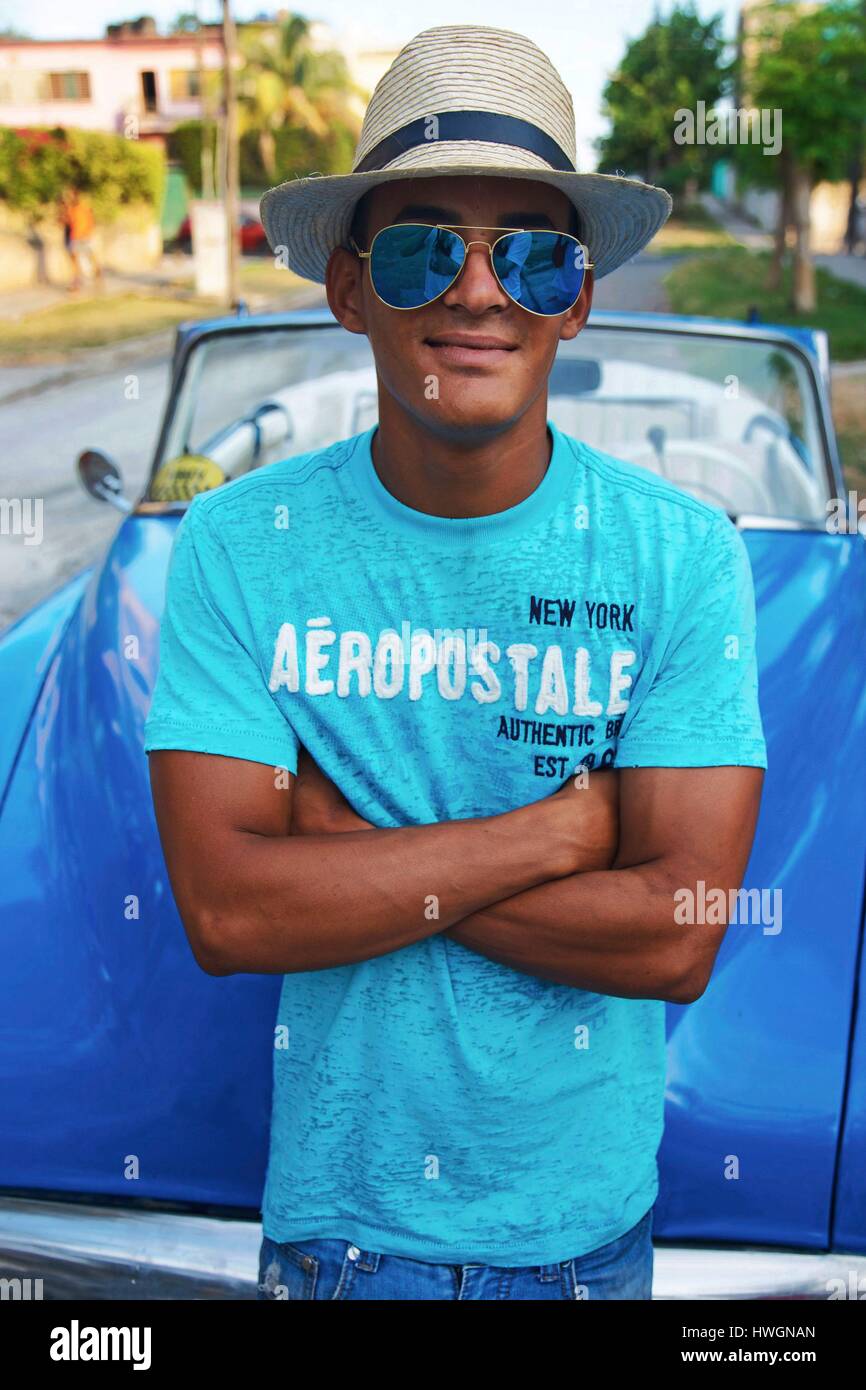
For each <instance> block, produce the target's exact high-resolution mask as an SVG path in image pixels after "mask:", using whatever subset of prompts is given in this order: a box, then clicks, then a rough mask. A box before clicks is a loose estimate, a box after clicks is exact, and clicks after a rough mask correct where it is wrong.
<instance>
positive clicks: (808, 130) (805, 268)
mask: <svg viewBox="0 0 866 1390" xmlns="http://www.w3.org/2000/svg"><path fill="white" fill-rule="evenodd" d="M753 14H756V15H757V17H758V24H757V25H756V27H755V29H754V30H752V31H751V37H752V38H753V39H754V40H755V43H754V45H753V46H750V53H751V54H752V55H753V56H751V57H750V58H749V59H741V61H740V64H739V69H738V76H739V88H740V91H741V100H743V101H748V103H749V105H750V106H753V107H755V108H757V109H758V110H771V111H774V110H778V111H780V112H781V119H782V144H781V150H780V152H779V155H778V157H777V158H773V157H772V156H766V155H762V154H761V150H760V147H758V146H752V145H739V146H737V149H736V160H737V167H738V170H739V171H740V173H741V175H742V176H743V177H744V179H745V181H746V182H749V183H754V184H758V185H761V186H764V187H774V188H776V189H777V190H778V193H779V208H780V212H779V226H778V228H777V233H776V256H775V257H774V262H773V267H772V270H771V284H777V283H778V279H779V275H780V268H781V260H782V257H783V254H784V248H785V242H786V235H787V229H788V227H789V226H793V229H794V236H795V249H794V274H793V276H792V285H791V301H792V308H794V309H796V310H797V311H798V312H800V313H809V312H811V311H812V310H813V309H814V308H815V305H816V294H815V269H814V263H813V260H812V254H811V247H810V244H809V220H810V202H811V195H812V189H813V188H814V186H815V184H816V183H819V182H820V181H821V180H823V179H830V180H834V181H835V180H840V179H843V178H844V177H845V175H846V172H847V170H848V166H849V162H850V158H851V150H852V148H853V147H854V146H855V144H856V142H857V141H858V140H859V138H860V134H861V132H862V129H863V120H864V89H863V74H864V72H866V12H864V10H863V7H862V5H861V4H860V2H859V0H830V2H829V3H828V4H825V5H819V6H817V7H815V8H814V9H801V8H800V6H799V5H796V4H790V3H782V0H769V3H767V4H766V5H763V6H761V7H760V10H759V11H753Z"/></svg>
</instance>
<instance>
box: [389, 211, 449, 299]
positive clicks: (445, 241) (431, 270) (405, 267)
mask: <svg viewBox="0 0 866 1390" xmlns="http://www.w3.org/2000/svg"><path fill="white" fill-rule="evenodd" d="M465 259H466V247H465V245H464V243H463V241H462V240H461V239H460V237H459V236H458V235H457V233H456V232H449V231H445V230H443V229H442V228H440V227H423V226H416V225H415V224H414V223H408V222H407V223H405V224H403V225H401V226H396V227H386V228H385V230H384V231H382V232H380V233H379V235H378V236H377V237H376V239H375V241H374V242H373V248H372V254H371V256H370V277H371V279H372V281H373V288H374V289H375V291H376V293H377V294H378V295H379V298H380V299H384V301H385V303H386V304H390V306H391V308H392V309H420V308H421V306H422V304H429V303H430V302H431V301H432V300H434V299H436V298H438V296H439V295H440V294H441V293H442V291H443V290H447V288H448V286H449V285H450V284H451V282H452V280H454V278H455V277H456V276H457V274H458V273H459V271H460V269H461V267H462V265H463V262H464V260H465Z"/></svg>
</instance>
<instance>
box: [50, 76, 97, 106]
mask: <svg viewBox="0 0 866 1390" xmlns="http://www.w3.org/2000/svg"><path fill="white" fill-rule="evenodd" d="M47 76H48V100H49V101H89V100H90V73H88V72H49V73H48V74H47Z"/></svg>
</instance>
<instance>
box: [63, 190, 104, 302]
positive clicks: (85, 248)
mask: <svg viewBox="0 0 866 1390" xmlns="http://www.w3.org/2000/svg"><path fill="white" fill-rule="evenodd" d="M60 209H61V220H62V222H63V240H64V243H65V245H66V249H67V251H68V252H69V259H70V260H71V261H72V280H71V281H70V284H69V291H70V293H71V294H74V293H76V292H77V291H78V290H80V289H81V286H82V283H83V276H86V277H87V278H88V279H92V280H101V279H102V268H101V266H100V264H99V262H98V261H97V259H96V253H95V251H94V249H93V232H94V228H95V220H94V216H93V208H92V207H91V206H90V200H89V199H88V198H87V196H86V195H85V194H83V193H82V192H81V191H80V189H78V188H75V187H74V186H72V187H70V188H67V189H66V190H65V192H64V194H63V197H62V199H61V203H60Z"/></svg>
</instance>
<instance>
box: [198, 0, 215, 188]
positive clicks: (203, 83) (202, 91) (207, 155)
mask: <svg viewBox="0 0 866 1390" xmlns="http://www.w3.org/2000/svg"><path fill="white" fill-rule="evenodd" d="M195 60H196V71H197V73H198V100H199V109H200V111H201V196H202V197H203V198H210V199H212V198H213V197H214V196H215V190H214V179H213V150H212V149H211V141H210V101H209V97H208V92H207V77H206V74H205V66H204V32H203V30H202V25H201V20H200V18H199V14H198V7H196V12H195Z"/></svg>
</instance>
